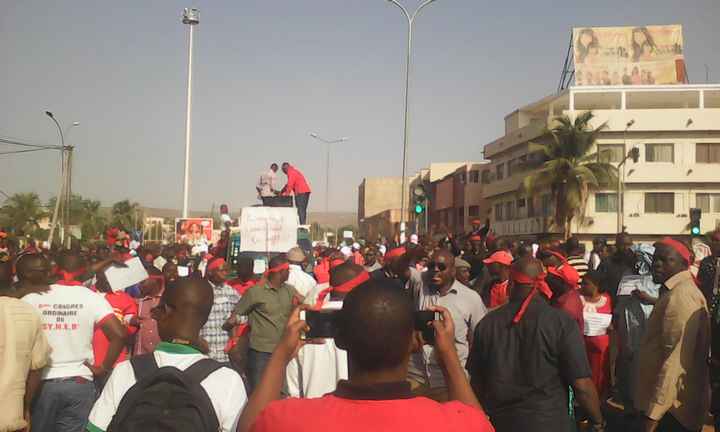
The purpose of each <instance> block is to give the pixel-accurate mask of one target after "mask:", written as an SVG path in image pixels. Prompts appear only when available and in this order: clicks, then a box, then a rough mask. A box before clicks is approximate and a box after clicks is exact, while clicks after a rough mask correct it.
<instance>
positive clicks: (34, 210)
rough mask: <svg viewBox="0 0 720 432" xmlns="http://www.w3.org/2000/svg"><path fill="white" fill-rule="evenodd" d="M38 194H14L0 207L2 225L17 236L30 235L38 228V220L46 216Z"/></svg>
mask: <svg viewBox="0 0 720 432" xmlns="http://www.w3.org/2000/svg"><path fill="white" fill-rule="evenodd" d="M46 215H47V213H46V212H45V210H44V209H43V206H42V202H41V201H40V197H39V196H38V194H36V193H34V192H30V193H16V194H15V195H13V196H11V197H10V198H8V199H7V200H6V201H5V204H4V205H3V206H2V207H0V220H2V225H4V226H7V227H9V228H10V229H11V230H12V231H14V232H15V233H16V234H18V235H26V234H32V233H33V232H35V231H36V230H37V229H38V228H39V225H38V220H39V219H41V218H42V217H44V216H46Z"/></svg>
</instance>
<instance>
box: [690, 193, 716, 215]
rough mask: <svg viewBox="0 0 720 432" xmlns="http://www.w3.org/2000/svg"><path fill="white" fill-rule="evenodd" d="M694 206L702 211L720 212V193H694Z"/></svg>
mask: <svg viewBox="0 0 720 432" xmlns="http://www.w3.org/2000/svg"><path fill="white" fill-rule="evenodd" d="M695 206H696V207H698V208H699V209H700V210H702V211H703V213H720V194H709V193H699V194H697V195H695Z"/></svg>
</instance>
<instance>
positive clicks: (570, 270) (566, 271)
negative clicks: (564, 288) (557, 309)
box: [547, 264, 580, 289]
mask: <svg viewBox="0 0 720 432" xmlns="http://www.w3.org/2000/svg"><path fill="white" fill-rule="evenodd" d="M547 272H548V273H550V274H551V275H555V276H557V277H559V278H560V279H562V280H563V282H565V283H566V284H567V285H568V286H570V288H572V289H576V288H577V287H578V285H579V284H580V273H578V271H577V270H576V269H575V267H573V266H571V265H570V264H563V265H561V266H560V267H548V269H547Z"/></svg>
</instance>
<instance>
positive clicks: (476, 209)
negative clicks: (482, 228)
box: [468, 206, 480, 217]
mask: <svg viewBox="0 0 720 432" xmlns="http://www.w3.org/2000/svg"><path fill="white" fill-rule="evenodd" d="M468 212H469V215H468V216H470V217H474V216H480V206H470V207H468Z"/></svg>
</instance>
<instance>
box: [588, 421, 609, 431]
mask: <svg viewBox="0 0 720 432" xmlns="http://www.w3.org/2000/svg"><path fill="white" fill-rule="evenodd" d="M606 427H607V422H606V421H605V420H603V421H602V422H601V423H594V424H592V425H591V426H590V430H591V431H593V432H605V428H606Z"/></svg>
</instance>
